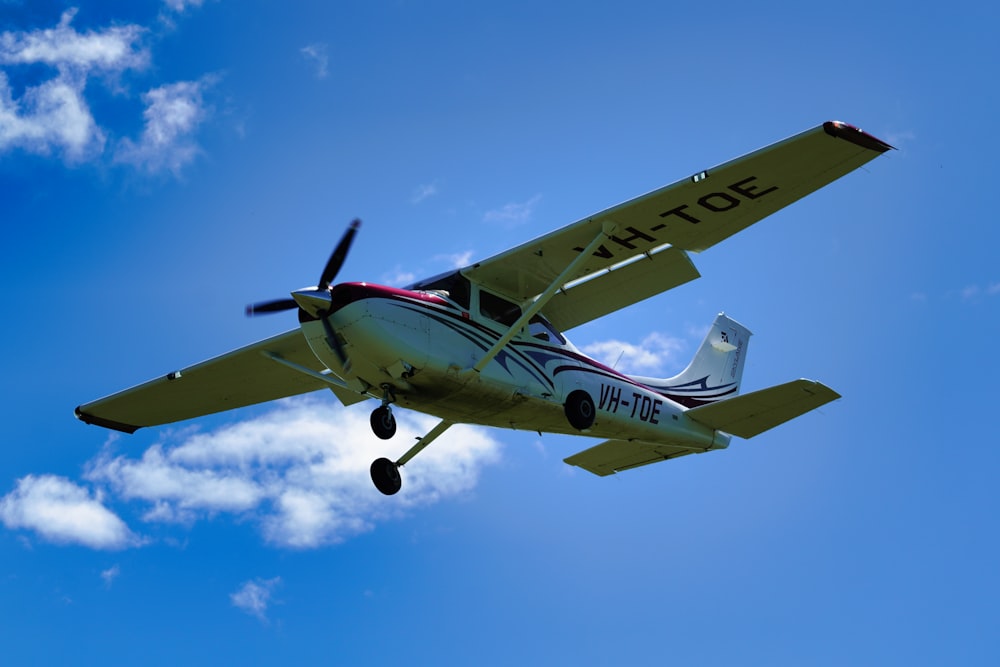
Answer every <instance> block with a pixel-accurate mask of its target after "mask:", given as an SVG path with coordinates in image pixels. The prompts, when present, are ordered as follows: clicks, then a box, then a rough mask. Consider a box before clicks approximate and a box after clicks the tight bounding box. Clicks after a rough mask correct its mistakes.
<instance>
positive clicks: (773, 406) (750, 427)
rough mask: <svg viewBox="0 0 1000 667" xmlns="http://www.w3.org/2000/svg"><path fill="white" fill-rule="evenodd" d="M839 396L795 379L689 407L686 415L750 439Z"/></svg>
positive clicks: (823, 387)
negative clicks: (722, 399)
mask: <svg viewBox="0 0 1000 667" xmlns="http://www.w3.org/2000/svg"><path fill="white" fill-rule="evenodd" d="M838 398H840V394H838V393H837V392H835V391H834V390H833V389H830V388H829V387H827V386H826V385H824V384H821V383H819V382H814V381H812V380H795V381H793V382H786V383H785V384H780V385H777V386H776V387H770V388H768V389H761V390H760V391H754V392H751V393H749V394H743V395H742V396H736V397H733V398H729V399H726V400H724V401H719V402H717V403H711V404H709V405H703V406H701V407H697V408H691V409H690V410H688V411H687V413H686V414H687V416H688V417H690V418H691V419H694V420H695V421H697V422H701V423H702V424H705V425H706V426H709V427H711V428H714V429H716V430H719V431H724V432H726V433H731V434H733V435H738V436H739V437H741V438H752V437H754V436H755V435H759V434H761V433H763V432H764V431H767V430H769V429H772V428H774V427H775V426H778V425H779V424H784V423H785V422H786V421H789V420H791V419H794V418H796V417H798V416H800V415H803V414H805V413H807V412H809V411H810V410H815V409H816V408H818V407H820V406H822V405H826V404H827V403H829V402H830V401H833V400H836V399H838Z"/></svg>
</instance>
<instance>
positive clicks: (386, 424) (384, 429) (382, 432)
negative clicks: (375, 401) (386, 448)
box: [371, 405, 396, 440]
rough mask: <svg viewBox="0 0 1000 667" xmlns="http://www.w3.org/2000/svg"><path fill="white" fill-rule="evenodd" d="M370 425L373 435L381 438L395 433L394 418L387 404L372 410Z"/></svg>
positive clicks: (387, 437)
mask: <svg viewBox="0 0 1000 667" xmlns="http://www.w3.org/2000/svg"><path fill="white" fill-rule="evenodd" d="M371 425H372V431H373V432H374V433H375V435H377V436H378V437H380V438H382V439H383V440H388V439H389V438H391V437H392V436H394V435H396V418H395V417H393V416H392V409H391V408H390V407H389V406H388V405H383V406H382V407H378V408H375V409H374V410H372V416H371Z"/></svg>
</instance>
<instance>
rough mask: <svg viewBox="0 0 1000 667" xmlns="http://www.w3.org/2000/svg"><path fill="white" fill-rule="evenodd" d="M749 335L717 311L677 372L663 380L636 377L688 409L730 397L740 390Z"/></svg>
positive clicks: (743, 327) (739, 325) (747, 330)
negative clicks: (709, 326)
mask: <svg viewBox="0 0 1000 667" xmlns="http://www.w3.org/2000/svg"><path fill="white" fill-rule="evenodd" d="M750 335H751V334H750V330H749V329H747V328H746V327H745V326H743V325H742V324H740V323H739V322H737V321H736V320H733V319H731V318H729V317H727V316H726V315H725V313H720V314H719V316H718V317H716V318H715V322H714V323H713V324H712V329H711V330H710V331H709V332H708V335H707V336H705V340H703V341H702V343H701V347H699V348H698V352H696V353H695V355H694V359H692V360H691V363H690V364H688V367H687V368H685V369H684V371H683V372H682V373H681V374H680V375H677V376H675V377H672V378H669V379H666V380H651V379H649V378H636V380H638V381H639V382H642V383H643V384H645V385H646V386H647V387H649V388H650V389H654V390H656V391H658V392H660V393H662V394H663V395H664V396H666V397H667V398H669V399H671V400H672V401H675V402H677V403H680V404H681V405H684V406H686V407H689V408H696V407H699V406H702V405H708V404H710V403H715V402H716V401H721V400H725V399H727V398H732V397H733V396H736V395H737V394H738V393H739V391H740V380H741V378H742V377H743V364H744V363H745V362H746V358H747V345H748V343H749V342H750Z"/></svg>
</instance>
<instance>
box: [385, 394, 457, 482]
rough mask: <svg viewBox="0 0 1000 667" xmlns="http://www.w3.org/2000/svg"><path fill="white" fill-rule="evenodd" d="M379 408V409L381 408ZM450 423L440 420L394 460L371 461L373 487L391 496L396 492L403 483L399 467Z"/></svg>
mask: <svg viewBox="0 0 1000 667" xmlns="http://www.w3.org/2000/svg"><path fill="white" fill-rule="evenodd" d="M379 409H380V410H381V409H382V408H379ZM376 412H378V410H376ZM373 418H374V415H373ZM451 425H452V422H450V421H448V420H446V419H444V420H441V421H440V422H438V425H437V426H435V427H434V428H432V429H431V430H430V432H429V433H428V434H427V435H425V436H424V437H422V438H417V444H415V445H413V446H412V447H410V448H409V449H408V450H406V453H405V454H403V455H402V456H400V457H399V459H398V460H396V461H390V460H389V459H386V458H382V459H375V462H374V463H372V467H371V473H372V482H374V483H375V488H376V489H378V490H379V491H380V492H382V493H384V494H385V495H387V496H391V495H393V494H395V493H396V492H398V491H399V489H400V487H401V486H402V485H403V480H402V479H401V478H400V476H399V468H400V467H401V466H403V465H406V463H407V461H409V460H410V459H412V458H413V457H414V456H416V455H417V454H419V453H420V451H421V450H422V449H423V448H424V447H426V446H427V445H429V444H431V443H432V442H434V441H435V440H436V439H437V438H438V436H439V435H441V434H442V433H444V432H445V431H447V430H448V429H449V428H450V427H451Z"/></svg>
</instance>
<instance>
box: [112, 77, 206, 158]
mask: <svg viewBox="0 0 1000 667" xmlns="http://www.w3.org/2000/svg"><path fill="white" fill-rule="evenodd" d="M214 82H215V77H213V76H205V77H202V78H201V79H200V80H198V81H180V82H177V83H172V84H167V85H164V86H160V87H159V88H154V89H152V90H150V91H149V92H147V93H145V94H144V95H143V96H142V98H143V101H144V102H145V103H146V110H145V111H144V112H143V117H144V118H145V128H144V129H143V132H142V137H141V138H140V139H139V142H138V143H135V142H133V141H132V140H131V139H123V140H122V141H121V143H120V144H119V146H118V150H117V152H116V154H115V161H116V162H123V163H127V164H132V165H135V166H136V167H139V168H142V169H145V170H146V171H148V172H158V171H161V170H163V169H169V170H170V171H172V172H174V173H175V174H176V173H178V172H179V171H180V170H181V168H182V167H184V166H185V165H186V164H188V163H190V162H191V161H193V160H194V159H195V157H197V155H198V153H200V152H201V149H200V147H199V146H198V144H197V143H196V142H195V141H194V139H193V138H192V135H193V133H194V130H195V129H196V128H197V127H198V125H200V124H201V122H202V121H203V120H204V119H205V117H206V115H207V111H206V109H205V103H204V98H203V96H204V92H205V90H206V89H207V88H209V87H210V86H211V85H212V84H213V83H214Z"/></svg>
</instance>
